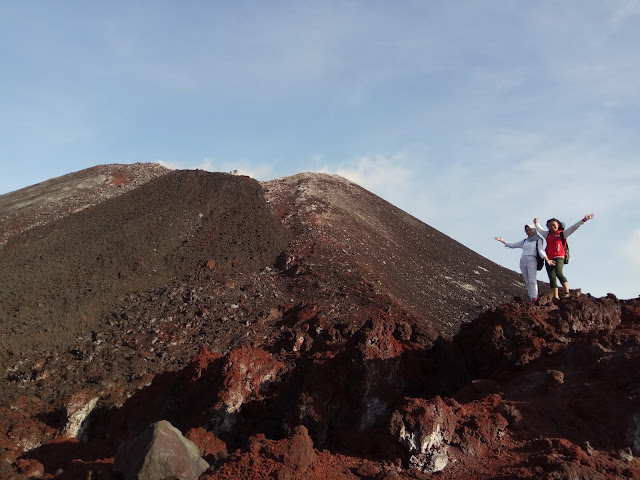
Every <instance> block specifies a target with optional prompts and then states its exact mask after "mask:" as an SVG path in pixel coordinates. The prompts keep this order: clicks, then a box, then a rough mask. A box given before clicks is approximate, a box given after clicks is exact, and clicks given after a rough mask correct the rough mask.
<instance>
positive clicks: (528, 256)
mask: <svg viewBox="0 0 640 480" xmlns="http://www.w3.org/2000/svg"><path fill="white" fill-rule="evenodd" d="M524 231H525V232H526V233H527V238H524V239H522V240H520V241H519V242H514V243H508V242H507V241H506V240H505V239H504V238H502V237H495V238H496V240H498V241H499V242H502V243H504V246H505V247H507V248H521V249H522V256H521V257H520V271H521V272H522V277H523V278H524V283H525V285H526V286H527V292H528V293H529V298H530V299H531V301H532V302H534V303H536V302H537V301H538V278H537V275H538V257H537V255H536V251H537V253H538V254H539V255H540V257H542V258H544V261H545V262H547V263H549V257H547V254H546V253H545V251H544V248H542V247H543V246H544V240H543V239H542V237H540V236H539V235H538V232H536V227H535V226H534V225H525V226H524Z"/></svg>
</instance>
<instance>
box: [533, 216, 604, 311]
mask: <svg viewBox="0 0 640 480" xmlns="http://www.w3.org/2000/svg"><path fill="white" fill-rule="evenodd" d="M594 216H595V215H594V214H593V213H589V214H587V215H585V216H584V218H583V219H582V220H580V221H578V222H577V223H575V224H573V225H571V226H570V227H569V228H567V229H566V230H565V229H564V225H563V224H562V222H561V221H560V220H558V219H557V218H550V219H549V220H547V228H548V229H549V230H545V229H544V228H543V227H542V226H540V224H539V223H538V219H537V218H534V219H533V224H534V225H535V226H536V230H537V232H538V234H539V235H540V236H541V237H543V238H546V239H547V246H546V248H545V253H546V254H547V257H549V258H550V259H551V261H550V262H547V265H546V267H547V275H549V284H550V285H551V290H552V291H553V298H556V299H559V298H560V297H559V296H558V279H559V280H560V282H562V296H563V297H564V298H567V297H568V296H569V282H568V281H567V278H566V277H565V276H564V274H563V273H562V267H563V266H564V254H565V241H564V240H563V239H566V238H567V237H568V236H569V235H571V234H572V233H573V232H575V231H576V230H577V229H578V228H580V227H581V226H582V225H584V224H585V223H586V222H587V221H588V220H591V219H592V218H593V217H594Z"/></svg>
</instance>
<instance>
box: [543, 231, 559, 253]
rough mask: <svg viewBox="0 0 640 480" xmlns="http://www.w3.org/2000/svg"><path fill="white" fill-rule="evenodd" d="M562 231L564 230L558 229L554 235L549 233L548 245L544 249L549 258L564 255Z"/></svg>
mask: <svg viewBox="0 0 640 480" xmlns="http://www.w3.org/2000/svg"><path fill="white" fill-rule="evenodd" d="M560 232H562V230H558V231H557V232H556V233H554V234H553V235H552V234H551V233H549V235H547V247H546V248H545V249H544V250H545V252H546V253H547V257H549V258H562V257H564V245H563V242H562V237H561V236H560Z"/></svg>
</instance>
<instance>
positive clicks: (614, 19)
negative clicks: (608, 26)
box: [611, 0, 640, 25]
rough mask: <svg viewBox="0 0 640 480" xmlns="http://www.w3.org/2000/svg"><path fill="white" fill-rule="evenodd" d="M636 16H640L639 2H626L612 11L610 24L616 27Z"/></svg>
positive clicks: (628, 0) (630, 0) (633, 0)
mask: <svg viewBox="0 0 640 480" xmlns="http://www.w3.org/2000/svg"><path fill="white" fill-rule="evenodd" d="M637 15H640V2H639V1H638V0H626V1H624V2H622V5H621V6H619V7H618V8H616V9H615V10H614V12H613V15H612V16H611V23H612V24H614V25H618V24H620V23H623V22H625V21H627V20H628V19H629V18H631V17H633V16H637Z"/></svg>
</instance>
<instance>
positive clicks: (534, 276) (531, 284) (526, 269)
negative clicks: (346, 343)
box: [520, 255, 538, 300]
mask: <svg viewBox="0 0 640 480" xmlns="http://www.w3.org/2000/svg"><path fill="white" fill-rule="evenodd" d="M520 271H521V272H522V276H523V277H524V283H525V285H526V286H527V292H529V298H530V299H531V300H533V299H534V298H538V259H537V258H536V257H534V256H532V255H523V256H522V257H520Z"/></svg>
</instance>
